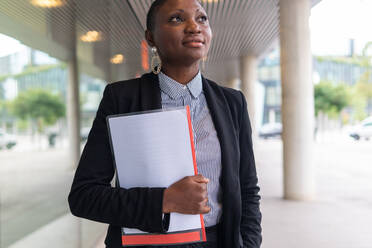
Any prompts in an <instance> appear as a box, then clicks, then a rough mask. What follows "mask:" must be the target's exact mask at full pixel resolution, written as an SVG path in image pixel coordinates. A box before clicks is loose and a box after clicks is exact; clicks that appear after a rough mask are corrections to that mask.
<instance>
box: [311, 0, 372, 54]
mask: <svg viewBox="0 0 372 248" xmlns="http://www.w3.org/2000/svg"><path fill="white" fill-rule="evenodd" d="M371 13H372V0H322V1H321V2H320V3H319V4H318V5H316V6H315V7H313V9H312V10H311V17H310V29H311V47H312V51H313V54H315V55H348V54H349V44H350V43H349V42H350V39H355V48H356V52H357V53H360V52H361V51H362V49H363V47H364V45H365V44H366V43H367V42H368V41H372V14H371Z"/></svg>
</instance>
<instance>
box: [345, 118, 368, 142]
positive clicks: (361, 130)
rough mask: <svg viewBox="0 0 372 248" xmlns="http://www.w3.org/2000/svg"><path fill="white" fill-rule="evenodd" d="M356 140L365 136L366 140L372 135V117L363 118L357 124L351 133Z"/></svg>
mask: <svg viewBox="0 0 372 248" xmlns="http://www.w3.org/2000/svg"><path fill="white" fill-rule="evenodd" d="M349 135H350V136H351V137H353V138H354V139H355V140H360V139H361V138H364V139H366V140H368V139H370V138H371V137H372V117H368V118H367V119H365V120H363V121H362V122H361V123H360V124H359V125H356V126H355V127H354V128H353V129H352V130H351V131H350V133H349Z"/></svg>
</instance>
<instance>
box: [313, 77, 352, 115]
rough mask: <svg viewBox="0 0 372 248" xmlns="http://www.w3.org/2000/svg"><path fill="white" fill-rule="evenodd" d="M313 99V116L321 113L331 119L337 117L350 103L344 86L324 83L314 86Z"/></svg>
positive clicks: (346, 88)
mask: <svg viewBox="0 0 372 248" xmlns="http://www.w3.org/2000/svg"><path fill="white" fill-rule="evenodd" d="M314 97H315V114H316V115H318V113H319V112H323V113H325V114H327V115H328V116H329V117H333V118H335V117H337V116H338V115H339V114H340V112H341V110H342V109H344V108H345V107H346V106H348V105H349V102H350V100H349V99H350V97H349V93H348V87H347V86H346V85H345V84H338V85H333V84H332V83H330V82H325V81H323V82H320V83H319V84H317V85H315V89H314Z"/></svg>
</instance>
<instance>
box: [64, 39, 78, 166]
mask: <svg viewBox="0 0 372 248" xmlns="http://www.w3.org/2000/svg"><path fill="white" fill-rule="evenodd" d="M74 43H75V44H74V45H73V47H72V49H71V58H70V61H68V72H69V80H68V87H67V126H68V139H69V152H70V163H71V168H73V169H75V168H76V167H77V164H78V161H79V158H80V104H79V73H78V62H77V53H76V38H75V39H74Z"/></svg>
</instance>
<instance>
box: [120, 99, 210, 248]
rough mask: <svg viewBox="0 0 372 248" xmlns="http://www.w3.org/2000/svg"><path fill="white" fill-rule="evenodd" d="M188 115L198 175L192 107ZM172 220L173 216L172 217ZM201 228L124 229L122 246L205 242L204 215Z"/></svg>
mask: <svg viewBox="0 0 372 248" xmlns="http://www.w3.org/2000/svg"><path fill="white" fill-rule="evenodd" d="M186 114H187V122H188V123H187V125H188V130H189V135H190V143H191V153H192V161H193V165H194V173H195V175H197V174H198V170H197V165H196V156H195V147H194V135H193V130H192V123H191V116H190V107H189V106H186ZM171 218H172V216H171ZM200 221H201V228H199V229H192V230H183V231H176V232H168V233H165V234H164V233H161V234H160V233H159V234H158V233H125V232H124V228H122V237H121V238H122V245H123V247H130V246H142V245H176V244H186V243H195V242H205V241H206V240H207V239H206V233H205V227H204V220H203V215H200Z"/></svg>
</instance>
